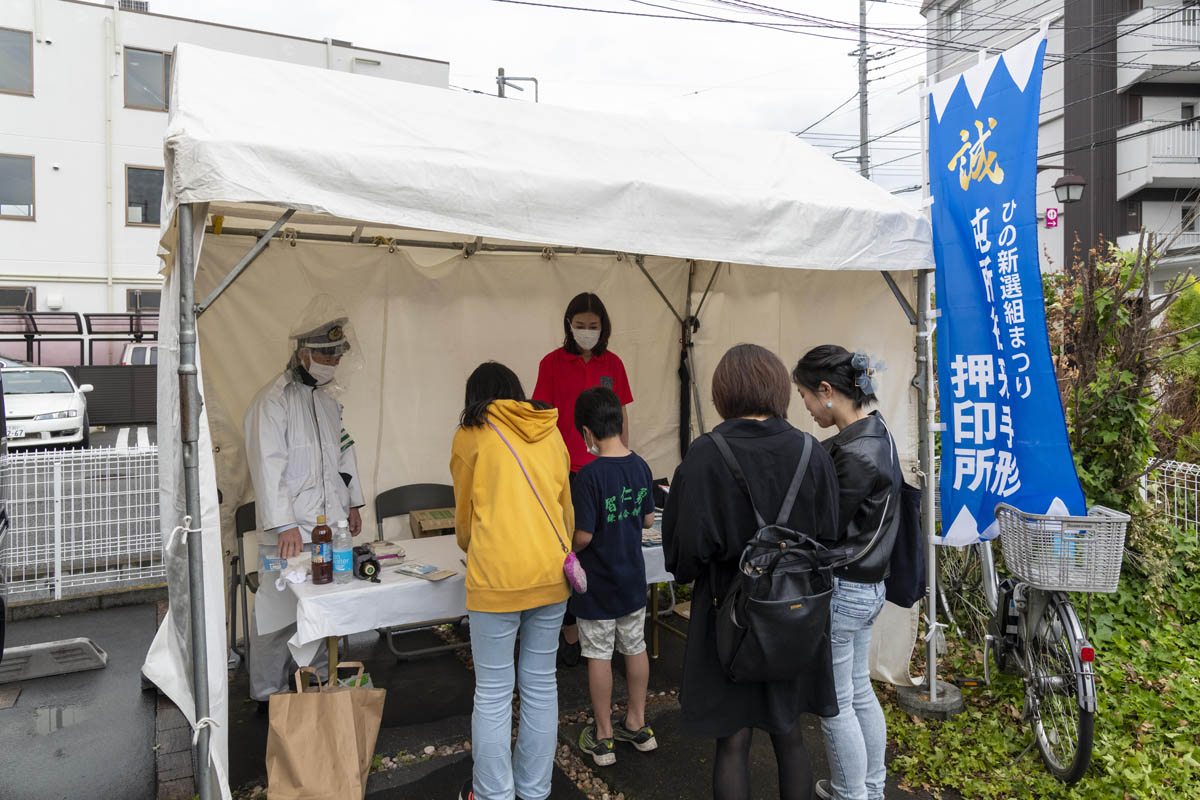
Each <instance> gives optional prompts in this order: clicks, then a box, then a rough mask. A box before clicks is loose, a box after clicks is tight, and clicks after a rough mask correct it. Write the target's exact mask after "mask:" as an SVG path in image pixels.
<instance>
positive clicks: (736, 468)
mask: <svg viewBox="0 0 1200 800" xmlns="http://www.w3.org/2000/svg"><path fill="white" fill-rule="evenodd" d="M797 433H800V436H801V438H802V439H803V440H804V449H803V450H802V451H801V453H800V463H799V464H798V465H797V466H796V474H795V475H793V476H792V484H791V486H789V487H788V491H787V494H786V495H785V496H784V498H783V505H782V506H781V507H780V509H779V516H778V517H777V518H776V520H775V524H776V525H785V524H786V523H787V521H788V518H789V517H791V516H792V507H793V506H795V505H796V497H797V496H798V495H799V494H800V484H801V483H803V481H804V475H805V474H806V473H807V472H808V462H809V461H810V460H811V459H812V443H813V438H812V437H811V436H805V435H804V433H802V432H800V431H797ZM708 436H709V438H711V439H712V441H713V444H715V445H716V446H717V450H718V451H720V453H721V457H722V458H723V459H724V460H725V465H726V466H727V467H729V471H730V472H732V473H733V479H734V481H736V482H737V485H738V486H740V487H741V489H742V491H743V492H745V493H746V497H748V498H749V499H750V508H751V509H752V510H753V511H754V519H755V521H756V522H757V523H758V527H759V528H765V527H767V523H766V520H764V519H763V516H762V514H760V513H758V507H757V506H755V505H754V495H752V494H751V493H750V484H749V483H748V482H747V481H746V475H745V473H743V472H742V466H741V464H739V463H738V460H737V459H736V458H735V457H734V455H733V451H732V450H731V449H729V443H728V442H727V441H725V437H724V436H722V435H721V434H719V433H717V432H716V431H711V432H710V433H709V434H708Z"/></svg>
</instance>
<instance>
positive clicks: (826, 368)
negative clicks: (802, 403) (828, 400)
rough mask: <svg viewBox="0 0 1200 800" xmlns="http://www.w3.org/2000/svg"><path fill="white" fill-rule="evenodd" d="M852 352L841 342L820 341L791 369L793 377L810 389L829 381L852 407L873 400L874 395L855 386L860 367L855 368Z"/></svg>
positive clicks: (860, 370) (818, 387)
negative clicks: (818, 345) (840, 343)
mask: <svg viewBox="0 0 1200 800" xmlns="http://www.w3.org/2000/svg"><path fill="white" fill-rule="evenodd" d="M853 361H854V354H853V353H851V352H850V351H849V350H847V349H846V348H844V347H842V346H841V345H836V344H823V345H821V346H820V347H814V348H813V349H812V350H809V351H808V352H807V353H805V354H804V358H802V359H800V361H798V362H797V363H796V368H795V369H793V370H792V380H793V381H795V382H796V384H797V385H799V386H803V387H804V388H805V389H808V390H809V391H810V392H816V391H817V390H818V389H820V387H821V383H822V382H825V383H828V384H829V385H830V386H831V387H833V389H834V391H836V392H838V393H840V394H843V395H845V396H846V397H849V398H850V399H851V400H853V401H854V407H855V408H862V407H863V406H864V405H865V404H867V403H874V402H875V395H874V394H870V393H867V392H864V391H863V390H862V387H861V386H859V385H858V379H859V376H861V375H862V373H863V370H862V369H857V368H855V366H854V364H853V363H852V362H853Z"/></svg>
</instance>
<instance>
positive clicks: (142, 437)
mask: <svg viewBox="0 0 1200 800" xmlns="http://www.w3.org/2000/svg"><path fill="white" fill-rule="evenodd" d="M149 446H150V431H149V430H147V429H146V428H138V447H149Z"/></svg>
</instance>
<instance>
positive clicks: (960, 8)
mask: <svg viewBox="0 0 1200 800" xmlns="http://www.w3.org/2000/svg"><path fill="white" fill-rule="evenodd" d="M966 6H967V3H966V0H963V2H961V3H959V4H958V5H956V6H955V7H954V8H952V9H950V10H949V11H947V12H946V36H948V37H949V38H951V39H953V38H954V37H956V36H958V35H959V34H961V33H962V32H963V30H964V19H963V18H964V16H965V12H966Z"/></svg>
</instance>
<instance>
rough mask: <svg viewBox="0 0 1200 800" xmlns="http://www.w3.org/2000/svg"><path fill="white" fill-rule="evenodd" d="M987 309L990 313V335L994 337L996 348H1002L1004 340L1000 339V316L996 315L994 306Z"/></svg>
mask: <svg viewBox="0 0 1200 800" xmlns="http://www.w3.org/2000/svg"><path fill="white" fill-rule="evenodd" d="M988 311H989V313H990V314H991V315H992V336H994V337H996V349H997V350H1003V349H1004V342H1002V341H1000V317H998V316H996V309H995V308H990V309H988Z"/></svg>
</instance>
